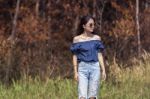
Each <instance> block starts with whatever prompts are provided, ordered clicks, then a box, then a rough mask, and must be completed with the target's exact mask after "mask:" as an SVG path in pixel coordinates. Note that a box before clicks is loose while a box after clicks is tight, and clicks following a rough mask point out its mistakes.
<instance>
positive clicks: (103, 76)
mask: <svg viewBox="0 0 150 99" xmlns="http://www.w3.org/2000/svg"><path fill="white" fill-rule="evenodd" d="M102 80H106V72H105V71H102Z"/></svg>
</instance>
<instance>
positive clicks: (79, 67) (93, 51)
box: [70, 16, 106, 99]
mask: <svg viewBox="0 0 150 99" xmlns="http://www.w3.org/2000/svg"><path fill="white" fill-rule="evenodd" d="M78 30H79V32H78V33H79V35H78V36H75V37H74V38H73V44H72V45H71V47H70V50H71V52H72V53H73V66H74V79H75V80H76V81H78V97H79V99H97V94H98V89H99V83H100V70H101V69H102V73H101V74H102V77H103V79H104V80H105V79H106V73H105V67H104V62H103V56H102V54H101V52H102V51H103V49H104V46H103V44H102V42H101V38H100V37H99V36H98V35H96V34H94V18H93V17H91V16H84V17H82V18H81V22H80V24H79V29H78ZM100 66H101V68H100Z"/></svg>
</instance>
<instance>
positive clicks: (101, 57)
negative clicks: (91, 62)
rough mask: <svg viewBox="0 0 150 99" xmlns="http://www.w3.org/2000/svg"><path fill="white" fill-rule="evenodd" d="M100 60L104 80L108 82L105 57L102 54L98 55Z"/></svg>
mask: <svg viewBox="0 0 150 99" xmlns="http://www.w3.org/2000/svg"><path fill="white" fill-rule="evenodd" d="M98 60H99V63H100V66H101V69H102V78H103V80H106V71H105V66H104V60H103V55H102V53H101V52H99V53H98Z"/></svg>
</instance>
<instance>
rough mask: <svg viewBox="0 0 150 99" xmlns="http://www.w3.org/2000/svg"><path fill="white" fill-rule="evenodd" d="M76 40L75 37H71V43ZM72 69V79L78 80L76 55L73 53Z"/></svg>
mask: <svg viewBox="0 0 150 99" xmlns="http://www.w3.org/2000/svg"><path fill="white" fill-rule="evenodd" d="M77 41H78V38H77V37H74V38H73V43H76V42H77ZM73 69H74V79H75V80H76V81H78V62H77V56H76V55H75V54H73Z"/></svg>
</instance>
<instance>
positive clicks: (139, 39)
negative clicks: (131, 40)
mask: <svg viewBox="0 0 150 99" xmlns="http://www.w3.org/2000/svg"><path fill="white" fill-rule="evenodd" d="M136 28H137V38H138V56H139V57H140V55H141V38H140V24H139V0H136Z"/></svg>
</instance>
